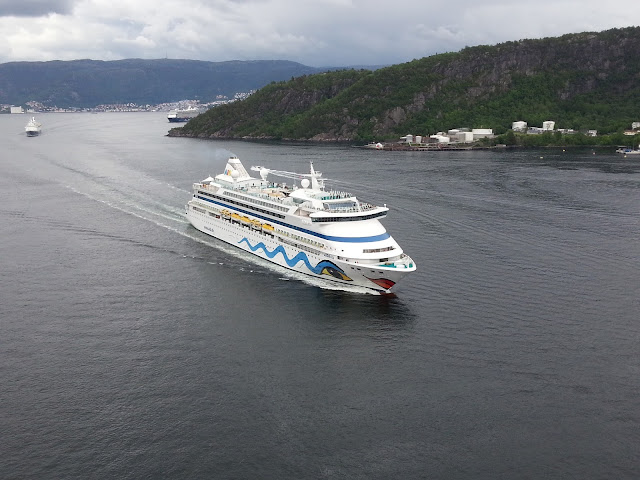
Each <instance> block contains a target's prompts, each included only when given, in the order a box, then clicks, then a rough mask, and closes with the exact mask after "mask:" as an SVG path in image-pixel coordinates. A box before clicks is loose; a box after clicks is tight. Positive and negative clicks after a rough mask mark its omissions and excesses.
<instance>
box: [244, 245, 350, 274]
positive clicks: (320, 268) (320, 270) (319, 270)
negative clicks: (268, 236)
mask: <svg viewBox="0 0 640 480" xmlns="http://www.w3.org/2000/svg"><path fill="white" fill-rule="evenodd" d="M242 242H244V243H246V244H247V246H248V247H249V248H250V249H251V251H252V252H255V251H256V250H259V249H261V250H262V251H263V252H264V253H265V255H266V256H267V257H269V258H271V259H272V258H273V257H275V256H276V255H277V254H278V253H281V254H282V257H283V258H284V261H285V262H287V265H289V267H291V268H293V267H295V266H296V265H297V263H298V262H300V261H302V262H304V264H305V265H306V266H307V268H308V269H309V270H310V271H312V272H313V273H315V274H316V275H321V274H325V275H331V276H334V277H337V278H341V279H342V280H351V279H350V278H349V277H347V276H346V275H345V274H344V271H343V270H342V269H341V268H339V267H338V266H337V265H336V264H335V263H333V262H330V261H328V260H322V261H321V262H319V263H318V264H317V265H316V266H315V267H314V266H312V265H311V262H309V257H307V254H306V253H304V252H299V253H298V254H297V255H296V256H295V257H293V258H289V257H288V256H287V253H286V252H285V250H284V247H283V246H282V245H278V246H277V247H276V248H274V249H273V250H269V249H268V248H267V246H266V245H265V244H264V243H263V242H259V243H257V244H255V245H251V244H250V243H249V240H247V238H246V237H245V238H243V239H242V240H240V241H239V242H238V243H242ZM335 270H338V272H339V273H340V275H339V276H336V274H335V273H336V272H335ZM332 271H333V272H332Z"/></svg>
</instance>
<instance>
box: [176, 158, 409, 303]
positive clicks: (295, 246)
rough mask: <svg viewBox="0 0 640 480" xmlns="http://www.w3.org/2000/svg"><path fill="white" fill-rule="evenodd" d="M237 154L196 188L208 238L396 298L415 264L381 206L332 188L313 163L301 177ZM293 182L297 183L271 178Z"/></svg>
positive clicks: (195, 207)
mask: <svg viewBox="0 0 640 480" xmlns="http://www.w3.org/2000/svg"><path fill="white" fill-rule="evenodd" d="M250 170H251V171H255V172H258V174H259V178H257V177H252V176H251V175H250V174H249V173H248V172H247V170H246V169H245V167H244V166H243V165H242V163H241V162H240V160H239V159H238V158H237V157H235V156H232V157H231V158H229V160H228V161H227V164H226V167H225V169H224V172H223V173H220V174H218V175H216V177H215V178H212V177H208V178H206V179H204V180H202V181H201V182H198V183H194V184H193V197H192V198H191V200H189V202H188V203H187V205H186V215H187V218H188V220H189V221H190V222H191V224H192V225H193V226H194V227H195V228H197V229H198V230H200V231H201V232H204V233H206V234H208V235H211V236H213V237H215V238H218V239H220V240H223V241H225V242H227V243H230V244H232V245H235V246H236V247H238V248H241V249H243V250H245V251H247V252H250V253H253V254H254V255H257V256H259V257H261V258H264V259H266V260H269V261H271V262H273V263H276V264H278V265H280V266H282V267H285V268H288V269H291V270H294V271H296V272H300V273H304V274H307V275H311V276H314V277H317V278H321V279H324V280H327V281H330V282H337V283H339V284H344V285H354V286H360V287H365V288H366V289H370V290H375V291H377V292H381V293H391V292H392V291H393V288H394V286H395V285H396V284H397V283H398V281H400V279H401V278H403V277H404V276H405V275H407V274H408V273H411V272H414V271H415V270H416V265H415V263H414V261H413V260H412V259H411V257H409V256H408V255H407V254H405V253H404V252H403V250H402V248H401V247H400V245H398V243H397V242H396V241H395V240H394V239H393V237H391V235H389V233H387V231H386V229H385V228H384V226H383V225H382V223H380V219H382V218H384V217H385V216H386V215H387V212H388V211H389V209H388V208H387V206H386V205H384V206H382V207H380V206H375V205H372V204H369V203H366V202H362V201H360V200H358V199H357V198H356V197H355V196H353V195H351V194H350V193H347V192H343V191H335V190H326V189H325V185H324V183H325V182H324V179H323V178H321V177H322V174H321V173H320V172H316V171H315V170H314V168H313V164H311V165H310V173H308V174H298V173H294V172H285V171H280V170H271V169H268V168H265V167H261V166H255V167H251V169H250ZM269 175H276V176H278V177H284V178H289V179H293V181H294V184H293V185H287V184H286V183H275V182H272V181H269V180H267V177H268V176H269Z"/></svg>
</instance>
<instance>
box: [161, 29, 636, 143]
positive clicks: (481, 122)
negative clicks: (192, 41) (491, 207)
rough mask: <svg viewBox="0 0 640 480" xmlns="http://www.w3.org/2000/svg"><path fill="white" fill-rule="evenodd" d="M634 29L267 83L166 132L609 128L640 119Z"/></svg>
mask: <svg viewBox="0 0 640 480" xmlns="http://www.w3.org/2000/svg"><path fill="white" fill-rule="evenodd" d="M638 52H640V28H639V27H630V28H623V29H613V30H608V31H604V32H600V33H593V32H587V33H580V34H570V35H564V36H561V37H557V38H545V39H538V40H520V41H514V42H506V43H502V44H499V45H495V46H478V47H470V48H465V49H464V50H461V51H460V52H457V53H447V54H441V55H434V56H431V57H425V58H422V59H419V60H414V61H412V62H409V63H404V64H400V65H394V66H390V67H386V68H381V69H379V70H375V71H371V70H348V71H334V72H328V73H321V74H303V75H302V76H299V77H297V78H294V79H291V80H288V81H282V82H278V83H273V84H269V85H266V86H265V87H263V88H262V89H260V90H259V91H258V92H256V93H255V94H254V95H252V96H251V97H249V98H247V99H246V100H243V101H241V102H235V103H232V104H228V105H223V106H220V107H216V108H214V109H211V110H209V111H208V112H206V113H205V114H202V115H199V116H198V117H196V118H194V119H192V120H191V121H189V122H188V123H187V124H186V125H185V126H184V127H182V128H180V129H173V130H171V132H170V135H175V136H190V137H201V138H271V139H296V140H298V139H302V140H315V141H322V140H324V141H341V140H343V141H372V140H376V141H377V140H383V139H390V138H393V139H397V138H398V137H399V136H401V135H406V134H407V133H413V134H419V135H425V134H432V133H435V132H437V131H439V130H447V129H451V128H457V127H472V128H473V127H475V128H479V127H484V128H493V129H494V131H496V133H504V132H506V131H507V130H509V129H510V127H511V123H512V122H513V121H516V120H523V121H526V122H528V123H529V125H538V126H541V125H542V122H543V121H545V120H554V121H555V122H556V127H558V128H566V129H574V130H586V129H593V130H598V131H599V133H608V132H617V131H621V130H622V129H624V128H629V127H630V125H631V122H633V121H640V56H639V55H638Z"/></svg>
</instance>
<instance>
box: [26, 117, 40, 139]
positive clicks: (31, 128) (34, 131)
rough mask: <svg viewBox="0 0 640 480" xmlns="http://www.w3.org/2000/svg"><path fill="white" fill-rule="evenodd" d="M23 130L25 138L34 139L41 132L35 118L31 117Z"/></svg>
mask: <svg viewBox="0 0 640 480" xmlns="http://www.w3.org/2000/svg"><path fill="white" fill-rule="evenodd" d="M24 130H25V132H27V137H36V136H38V135H40V132H42V124H41V123H40V122H38V121H37V120H36V117H31V120H29V122H28V123H27V125H26V126H25V127H24Z"/></svg>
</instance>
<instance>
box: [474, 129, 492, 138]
mask: <svg viewBox="0 0 640 480" xmlns="http://www.w3.org/2000/svg"><path fill="white" fill-rule="evenodd" d="M471 133H472V134H473V139H474V140H477V139H479V138H487V137H493V129H491V128H474V129H473V130H471Z"/></svg>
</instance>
